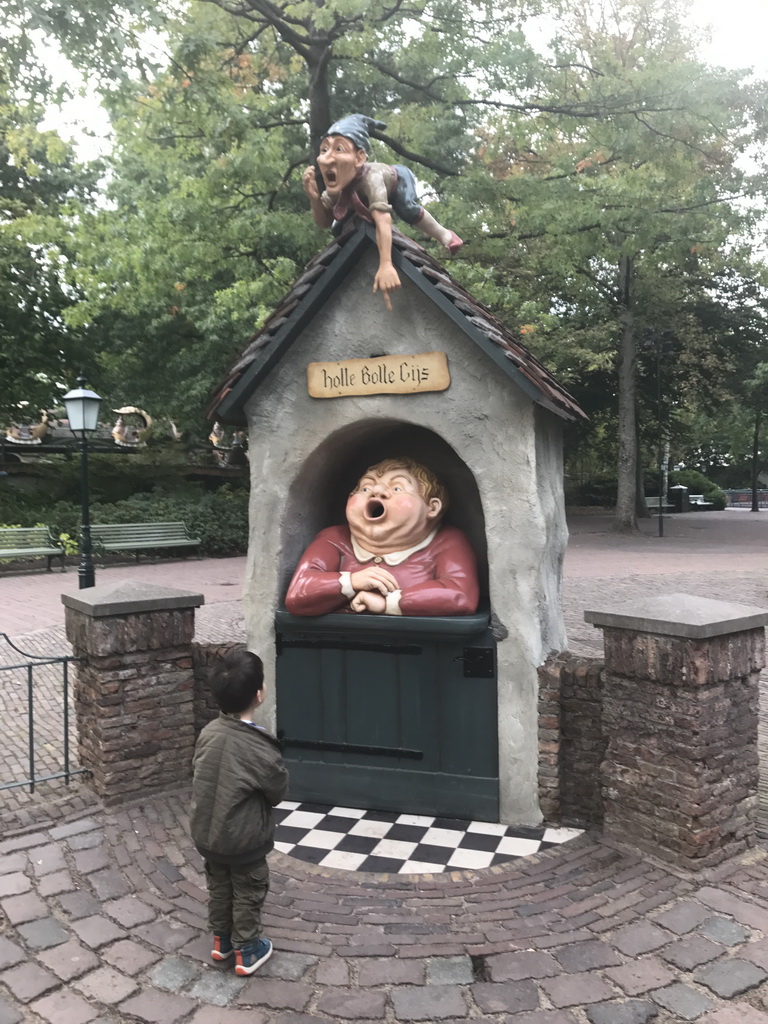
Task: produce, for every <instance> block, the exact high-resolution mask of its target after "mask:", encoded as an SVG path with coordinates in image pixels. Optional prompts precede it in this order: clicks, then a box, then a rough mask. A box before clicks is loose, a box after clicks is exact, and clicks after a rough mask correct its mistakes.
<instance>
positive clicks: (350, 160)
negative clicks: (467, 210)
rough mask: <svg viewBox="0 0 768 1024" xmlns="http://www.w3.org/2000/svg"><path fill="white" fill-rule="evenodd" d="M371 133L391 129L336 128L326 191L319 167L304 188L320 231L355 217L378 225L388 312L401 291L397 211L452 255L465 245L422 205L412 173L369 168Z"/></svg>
mask: <svg viewBox="0 0 768 1024" xmlns="http://www.w3.org/2000/svg"><path fill="white" fill-rule="evenodd" d="M372 128H379V129H382V128H386V125H385V124H384V122H383V121H375V120H374V119H373V118H371V117H366V116H365V115H364V114H349V115H348V116H347V117H342V118H341V120H339V121H336V122H335V123H334V124H332V125H331V127H330V128H329V129H328V132H327V134H326V136H325V138H324V139H323V140H322V142H321V143H320V152H319V154H318V157H317V165H318V167H319V169H320V173H321V175H322V177H323V181H324V184H325V189H324V191H322V192H321V191H320V187H319V185H318V180H317V175H316V173H315V168H314V167H308V168H307V169H306V170H305V172H304V177H303V185H304V191H305V192H306V193H307V195H308V196H309V204H310V207H311V209H312V217H313V219H314V221H315V223H316V224H317V225H319V227H321V228H328V227H331V225H332V224H333V223H334V222H336V223H341V222H342V221H344V220H345V219H346V218H347V217H348V216H349V215H350V214H353V213H355V214H357V215H358V216H359V217H361V218H362V219H363V220H367V221H373V223H374V225H375V227H376V244H377V246H378V249H379V269H378V271H377V273H376V277H375V278H374V282H373V290H374V292H376V291H380V292H381V294H382V295H383V297H384V302H385V303H386V306H387V309H392V302H391V299H390V294H389V293H390V292H391V291H393V290H394V289H395V288H399V287H400V277H399V276H398V273H397V271H396V270H395V267H394V265H393V263H392V210H394V211H395V213H396V214H397V215H398V216H399V217H400V218H401V219H402V220H404V221H405V223H406V224H411V225H412V226H413V227H416V228H418V229H419V231H421V232H422V233H423V234H425V235H426V236H427V237H428V238H433V239H435V240H436V241H437V242H439V243H440V245H442V246H443V247H444V248H445V249H447V251H448V252H449V253H451V254H453V253H455V252H457V251H458V250H459V249H460V248H461V246H462V245H463V244H464V243H463V242H462V240H461V239H460V238H459V236H458V235H457V234H456V233H455V232H454V231H449V230H448V228H444V227H443V226H442V225H441V224H438V222H437V221H436V220H435V218H434V217H433V216H432V214H431V213H427V211H426V210H425V209H424V207H423V206H421V205H420V203H419V201H418V199H417V198H416V179H415V178H414V176H413V173H412V171H410V170H409V169H408V168H407V167H403V166H402V165H400V164H380V163H369V162H368V154H369V153H370V151H371V140H370V137H369V132H370V130H371V129H372Z"/></svg>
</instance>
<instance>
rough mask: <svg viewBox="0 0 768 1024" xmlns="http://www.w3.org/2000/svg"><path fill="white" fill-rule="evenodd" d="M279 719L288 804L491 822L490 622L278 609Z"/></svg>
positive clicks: (494, 751) (494, 794)
mask: <svg viewBox="0 0 768 1024" xmlns="http://www.w3.org/2000/svg"><path fill="white" fill-rule="evenodd" d="M276 633H277V724H278V736H279V737H280V738H281V739H282V741H283V744H284V756H285V759H286V764H287V765H288V768H289V771H290V774H291V787H290V794H289V795H290V798H291V799H292V800H307V801H312V802H315V803H324V804H335V805H346V806H351V807H361V808H375V809H378V810H395V811H402V812H411V813H421V814H434V815H440V816H447V817H460V818H477V819H480V820H484V821H498V788H499V779H498V774H499V772H498V741H497V720H496V658H495V653H496V651H495V642H494V640H493V638H492V637H491V635H490V633H489V631H488V615H487V614H479V615H475V616H468V617H466V618H465V617H462V618H445V619H438V618H429V619H427V618H418V619H417V618H402V619H396V620H393V619H392V618H386V619H385V618H384V617H383V616H382V617H380V618H379V617H374V616H365V617H363V616H360V617H358V616H351V615H326V616H322V617H319V618H316V619H314V618H313V619H308V618H300V617H295V616H292V615H289V614H288V613H287V612H278V615H277V620H276Z"/></svg>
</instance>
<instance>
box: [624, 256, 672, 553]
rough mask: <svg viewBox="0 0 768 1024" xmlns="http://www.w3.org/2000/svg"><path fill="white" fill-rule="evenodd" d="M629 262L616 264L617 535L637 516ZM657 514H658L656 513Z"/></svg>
mask: <svg viewBox="0 0 768 1024" xmlns="http://www.w3.org/2000/svg"><path fill="white" fill-rule="evenodd" d="M632 271H633V265H632V259H631V258H630V257H629V256H622V257H621V259H620V260H619V301H620V302H621V304H622V306H623V307H624V310H623V314H622V332H621V344H620V346H619V360H618V370H619V459H618V467H617V469H618V473H617V475H618V493H617V496H616V519H615V522H614V529H616V530H618V531H619V533H636V532H637V530H638V526H637V513H636V511H635V507H636V494H637V443H636V437H637V418H636V409H635V405H636V403H635V371H636V350H635V349H636V345H635V323H634V314H633V312H632ZM660 511H661V510H660Z"/></svg>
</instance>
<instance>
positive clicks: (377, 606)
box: [349, 590, 387, 615]
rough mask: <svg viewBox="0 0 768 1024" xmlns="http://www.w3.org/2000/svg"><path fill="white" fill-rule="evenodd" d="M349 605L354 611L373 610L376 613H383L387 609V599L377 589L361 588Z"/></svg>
mask: <svg viewBox="0 0 768 1024" xmlns="http://www.w3.org/2000/svg"><path fill="white" fill-rule="evenodd" d="M349 607H350V608H351V609H352V611H353V612H373V614H374V615H383V614H384V612H385V611H386V607H387V600H386V598H385V597H382V595H381V594H377V593H375V591H372V590H361V591H360V593H359V594H355V596H354V597H353V598H352V600H351V601H350V602H349Z"/></svg>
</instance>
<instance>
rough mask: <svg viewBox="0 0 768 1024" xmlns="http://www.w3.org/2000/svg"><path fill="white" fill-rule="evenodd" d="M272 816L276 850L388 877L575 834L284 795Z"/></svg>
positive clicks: (528, 848) (530, 849)
mask: <svg viewBox="0 0 768 1024" xmlns="http://www.w3.org/2000/svg"><path fill="white" fill-rule="evenodd" d="M275 819H276V821H277V831H276V834H275V849H276V850H280V851H281V852H282V853H287V854H288V855H289V856H291V857H297V858H299V859H300V860H304V861H307V862H308V863H310V864H320V865H321V866H322V867H330V868H343V869H346V870H348V871H386V872H389V873H391V874H427V873H430V874H434V873H437V872H442V871H450V870H454V869H459V868H474V869H478V868H487V867H490V866H491V865H493V864H501V863H502V862H504V861H507V860H511V859H512V858H513V857H526V856H529V855H530V854H532V853H537V852H538V851H539V850H546V849H547V848H549V847H551V846H557V845H559V844H560V843H565V842H567V841H568V840H569V839H574V838H575V837H576V836H578V835H580V834H581V832H580V831H579V830H577V829H572V828H545V827H543V826H542V827H541V828H524V827H521V826H509V827H508V826H507V825H495V824H493V823H492V822H487V821H459V820H457V819H454V818H433V817H429V816H427V815H422V814H397V813H390V812H388V811H361V810H355V809H354V808H352V807H330V806H326V805H319V804H306V803H293V802H292V801H290V800H286V801H284V802H283V803H281V804H280V805H279V806H278V807H276V808H275Z"/></svg>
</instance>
